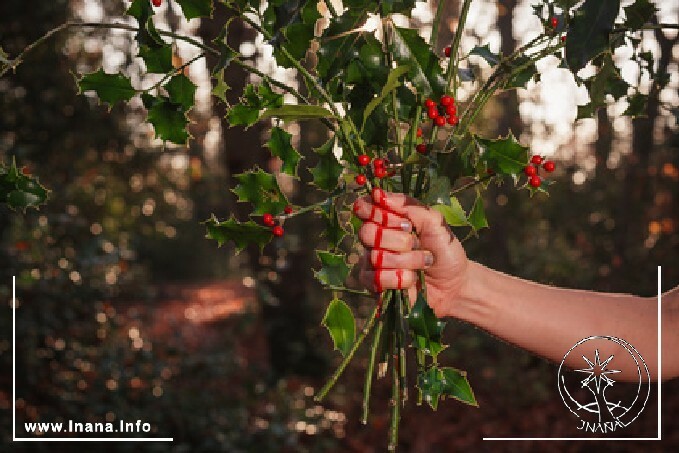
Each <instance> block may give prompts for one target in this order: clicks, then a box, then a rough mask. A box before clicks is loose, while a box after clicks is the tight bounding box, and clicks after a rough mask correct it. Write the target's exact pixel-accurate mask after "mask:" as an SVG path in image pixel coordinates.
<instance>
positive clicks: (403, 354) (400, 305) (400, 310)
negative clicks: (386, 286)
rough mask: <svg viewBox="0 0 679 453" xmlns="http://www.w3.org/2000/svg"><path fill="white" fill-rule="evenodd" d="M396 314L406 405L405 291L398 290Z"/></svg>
mask: <svg viewBox="0 0 679 453" xmlns="http://www.w3.org/2000/svg"><path fill="white" fill-rule="evenodd" d="M395 303H396V316H395V319H396V320H395V323H396V326H395V330H396V338H397V340H398V341H397V349H398V364H399V383H400V384H401V401H402V403H403V405H405V402H406V400H407V399H408V381H407V373H406V372H407V370H406V365H407V364H406V350H405V341H406V332H405V328H404V325H403V323H404V322H405V319H404V316H403V291H396V302H395Z"/></svg>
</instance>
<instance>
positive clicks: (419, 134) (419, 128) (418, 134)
mask: <svg viewBox="0 0 679 453" xmlns="http://www.w3.org/2000/svg"><path fill="white" fill-rule="evenodd" d="M417 137H418V138H420V137H422V128H421V127H418V128H417Z"/></svg>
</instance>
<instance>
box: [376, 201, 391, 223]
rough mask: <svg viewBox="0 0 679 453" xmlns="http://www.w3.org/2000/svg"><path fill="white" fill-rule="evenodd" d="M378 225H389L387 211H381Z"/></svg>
mask: <svg viewBox="0 0 679 453" xmlns="http://www.w3.org/2000/svg"><path fill="white" fill-rule="evenodd" d="M373 206H374V205H373ZM380 223H381V224H382V226H384V227H385V226H387V225H388V224H389V212H388V211H382V222H380Z"/></svg>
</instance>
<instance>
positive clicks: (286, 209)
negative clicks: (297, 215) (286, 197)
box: [283, 205, 292, 214]
mask: <svg viewBox="0 0 679 453" xmlns="http://www.w3.org/2000/svg"><path fill="white" fill-rule="evenodd" d="M283 212H285V213H286V214H292V206H290V205H287V206H286V207H285V209H283Z"/></svg>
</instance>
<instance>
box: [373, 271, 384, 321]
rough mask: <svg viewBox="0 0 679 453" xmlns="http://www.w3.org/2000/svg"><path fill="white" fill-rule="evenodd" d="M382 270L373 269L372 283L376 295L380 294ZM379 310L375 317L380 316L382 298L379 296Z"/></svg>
mask: <svg viewBox="0 0 679 453" xmlns="http://www.w3.org/2000/svg"><path fill="white" fill-rule="evenodd" d="M381 280H382V269H375V278H374V281H373V283H374V284H375V291H376V292H378V293H381V292H382V281H381ZM378 307H379V309H378V310H377V317H378V318H379V316H380V311H382V296H380V301H379V302H378Z"/></svg>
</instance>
